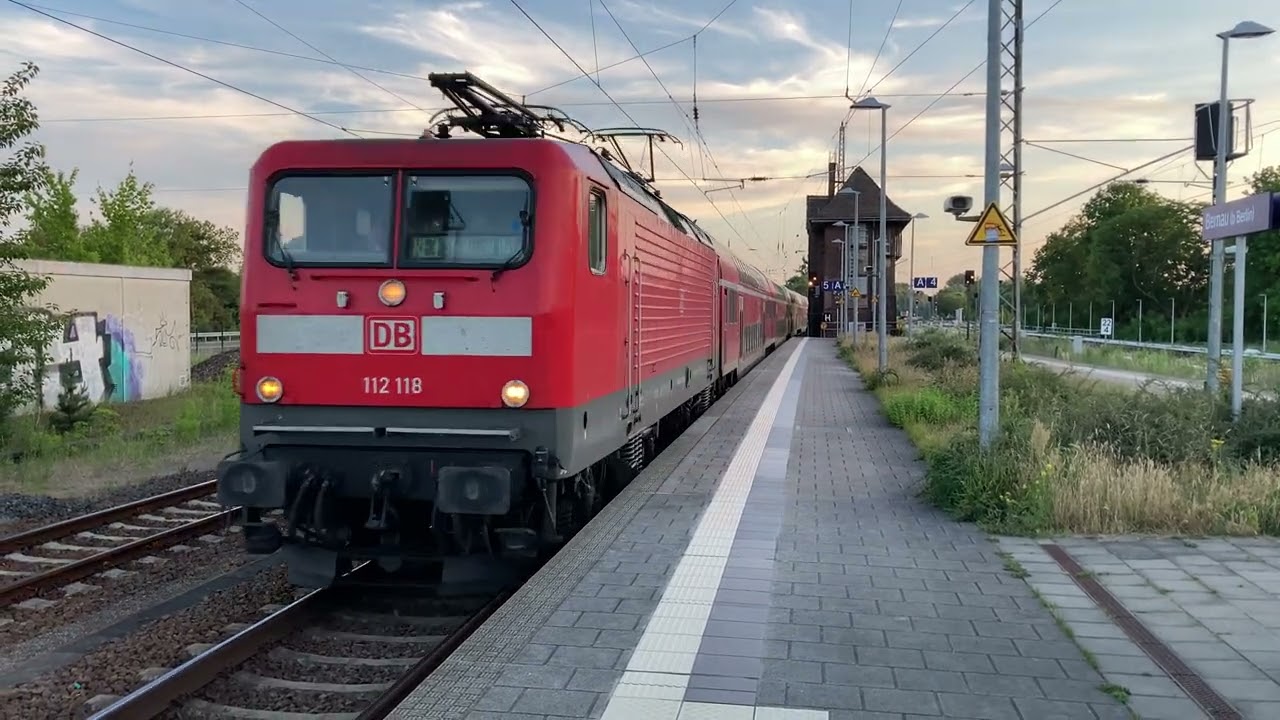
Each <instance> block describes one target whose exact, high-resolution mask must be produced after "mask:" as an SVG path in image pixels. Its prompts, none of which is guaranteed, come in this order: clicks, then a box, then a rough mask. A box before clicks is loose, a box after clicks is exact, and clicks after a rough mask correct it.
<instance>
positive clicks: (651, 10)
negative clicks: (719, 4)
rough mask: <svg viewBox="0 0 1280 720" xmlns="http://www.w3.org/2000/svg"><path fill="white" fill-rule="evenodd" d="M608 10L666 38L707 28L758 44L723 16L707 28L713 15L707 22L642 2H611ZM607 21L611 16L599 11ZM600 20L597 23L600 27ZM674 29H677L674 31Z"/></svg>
mask: <svg viewBox="0 0 1280 720" xmlns="http://www.w3.org/2000/svg"><path fill="white" fill-rule="evenodd" d="M609 9H610V10H613V12H614V14H615V15H617V16H619V18H624V19H627V20H635V21H638V22H642V23H644V24H646V25H649V26H651V27H656V28H658V29H660V30H661V31H663V32H664V33H665V34H667V35H672V36H675V35H684V34H691V33H692V32H693V31H699V30H701V29H702V28H703V27H704V26H705V27H706V28H707V30H708V31H709V32H713V33H718V34H721V35H727V36H729V37H735V38H741V39H745V40H755V39H756V38H757V35H756V33H755V32H754V31H753V30H751V29H750V28H746V27H743V26H741V25H739V24H738V23H736V22H734V21H733V20H732V19H730V18H725V17H724V16H723V15H722V16H720V17H717V18H716V19H715V22H713V23H711V25H709V26H708V25H707V22H708V21H710V20H711V18H712V17H713V16H712V15H708V16H707V17H705V18H697V17H693V16H690V15H686V14H684V13H681V12H678V11H676V10H674V9H672V8H669V7H662V6H660V5H657V4H655V3H652V2H640V1H639V0H610V2H609ZM600 14H601V15H602V16H604V17H605V22H609V21H608V15H607V14H606V13H605V12H603V11H600ZM598 23H599V20H597V24H598ZM672 26H674V27H672ZM681 30H689V31H690V32H689V33H682V32H681Z"/></svg>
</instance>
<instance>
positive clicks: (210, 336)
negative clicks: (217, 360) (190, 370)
mask: <svg viewBox="0 0 1280 720" xmlns="http://www.w3.org/2000/svg"><path fill="white" fill-rule="evenodd" d="M239 349H240V331H239V330H229V331H227V332H211V333H191V359H192V360H203V359H204V358H207V357H212V356H214V355H217V354H219V353H224V352H226V351H228V350H239Z"/></svg>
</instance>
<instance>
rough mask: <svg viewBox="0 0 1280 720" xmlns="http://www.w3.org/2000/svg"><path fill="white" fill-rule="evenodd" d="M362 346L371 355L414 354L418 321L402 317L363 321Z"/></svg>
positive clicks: (376, 318)
mask: <svg viewBox="0 0 1280 720" xmlns="http://www.w3.org/2000/svg"><path fill="white" fill-rule="evenodd" d="M364 328H365V329H364V346H365V350H366V351H367V352H371V353H416V352H417V351H418V320H417V319H416V318H403V317H371V318H366V319H365V326H364Z"/></svg>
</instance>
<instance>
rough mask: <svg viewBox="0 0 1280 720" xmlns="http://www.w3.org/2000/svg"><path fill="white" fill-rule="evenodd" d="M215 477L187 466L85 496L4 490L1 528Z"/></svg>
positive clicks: (9, 530) (10, 529)
mask: <svg viewBox="0 0 1280 720" xmlns="http://www.w3.org/2000/svg"><path fill="white" fill-rule="evenodd" d="M214 478H215V475H214V473H213V472H212V471H208V470H201V471H193V470H184V471H182V472H177V473H172V474H170V475H161V476H159V477H154V478H151V479H150V480H144V481H142V482H138V483H132V484H129V485H123V486H120V487H117V488H112V489H110V490H106V491H104V492H101V493H98V494H96V495H92V496H89V497H82V498H55V497H49V496H47V495H25V494H21V493H0V532H3V533H4V534H5V535H12V534H13V533H17V532H22V531H24V530H30V529H31V528H35V527H40V526H41V525H47V524H49V523H52V522H57V521H59V520H65V519H67V518H71V517H75V516H77V515H84V514H85V513H90V512H95V511H97V510H105V509H107V508H109V507H112V506H115V505H121V504H123V503H127V502H133V501H134V500H141V499H143V498H145V497H151V496H152V495H159V494H161V493H166V492H169V491H171V490H177V489H179V488H184V487H187V486H189V485H195V484H196V483H201V482H207V481H209V480H213V479H214Z"/></svg>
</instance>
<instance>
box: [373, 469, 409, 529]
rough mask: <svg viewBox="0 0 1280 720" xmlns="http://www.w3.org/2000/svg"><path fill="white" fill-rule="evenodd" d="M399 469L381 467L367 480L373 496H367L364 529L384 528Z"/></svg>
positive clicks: (396, 487) (386, 525) (399, 476)
mask: <svg viewBox="0 0 1280 720" xmlns="http://www.w3.org/2000/svg"><path fill="white" fill-rule="evenodd" d="M400 478H401V475H400V471H399V470H392V469H383V470H379V471H378V472H376V473H374V476H373V479H372V480H370V481H369V485H370V487H371V488H372V489H373V497H371V498H369V519H368V520H367V521H365V524H364V526H365V529H366V530H386V529H388V527H389V525H388V523H387V514H388V512H389V511H390V508H391V498H392V496H393V495H395V493H396V491H397V490H398V489H399V486H400Z"/></svg>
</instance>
